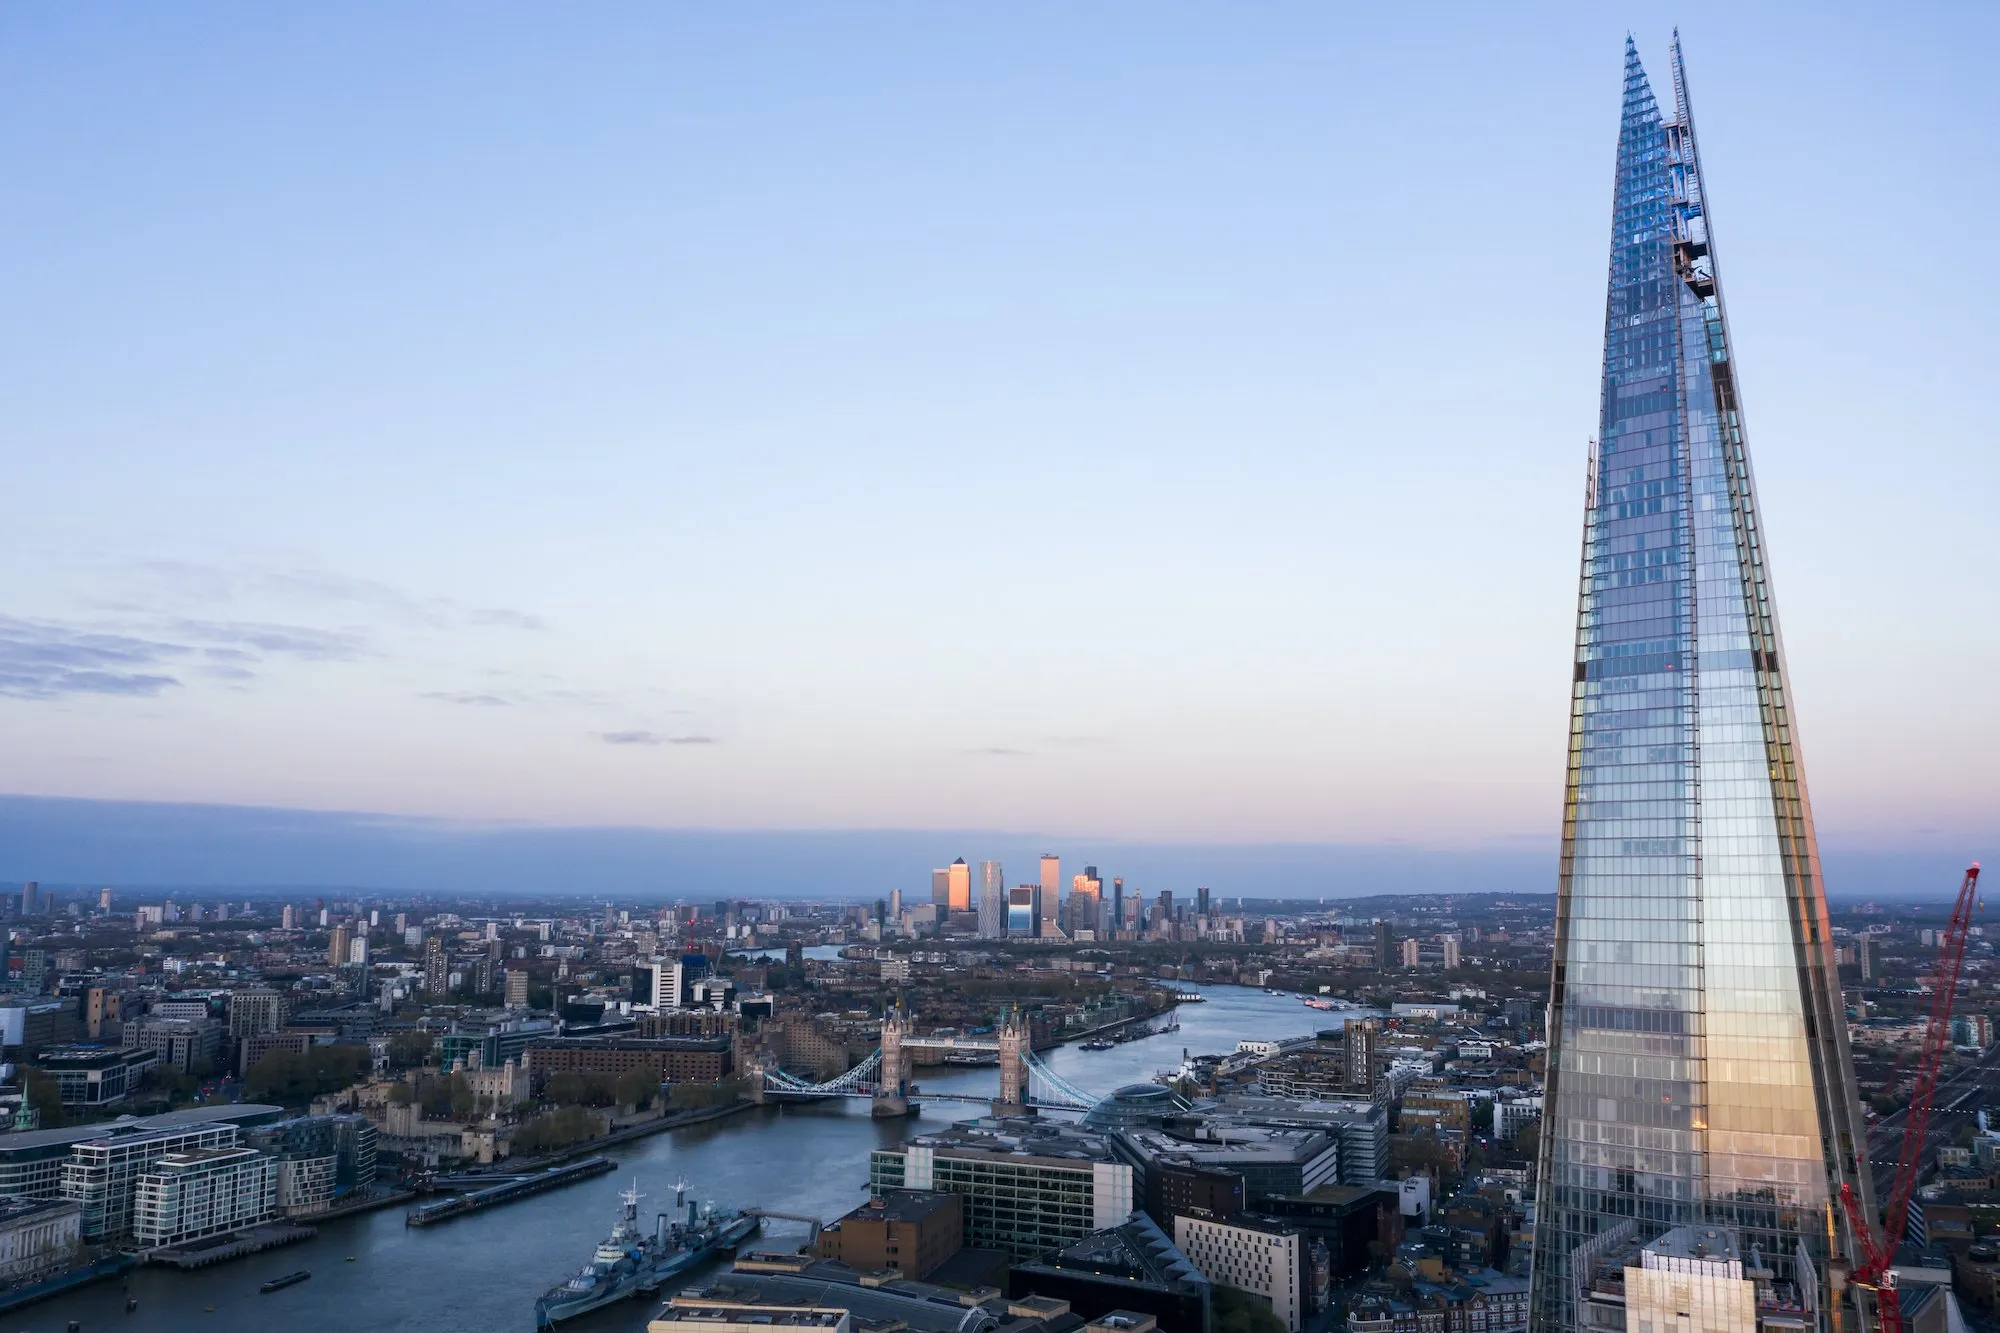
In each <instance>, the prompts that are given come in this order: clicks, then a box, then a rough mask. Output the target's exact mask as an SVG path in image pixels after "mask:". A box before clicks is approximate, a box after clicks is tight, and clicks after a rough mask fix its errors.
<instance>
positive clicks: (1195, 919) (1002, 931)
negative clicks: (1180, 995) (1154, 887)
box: [879, 852, 1243, 942]
mask: <svg viewBox="0 0 2000 1333" xmlns="http://www.w3.org/2000/svg"><path fill="white" fill-rule="evenodd" d="M976 871H977V873H976V874H975V867H974V866H973V865H972V864H970V863H968V862H967V861H966V859H965V858H964V857H958V858H956V859H954V860H953V861H952V863H951V864H950V865H948V866H941V867H939V868H938V869H936V870H933V871H931V892H930V896H929V900H928V901H925V902H920V903H919V904H918V905H917V906H914V907H912V906H908V905H907V902H908V900H907V899H906V898H905V896H904V894H903V891H902V890H901V889H894V890H891V891H890V895H889V897H888V899H887V900H886V901H885V903H884V907H885V908H886V911H885V913H884V914H883V917H882V920H881V922H880V923H879V924H880V927H881V929H883V930H884V931H900V932H902V933H904V934H908V935H924V934H929V933H931V932H933V931H937V930H940V929H942V928H944V927H947V926H952V927H955V928H956V929H959V930H961V931H970V932H973V933H976V934H977V935H978V937H979V938H981V939H989V940H998V939H1045V940H1071V941H1084V942H1089V941H1093V940H1107V939H1114V938H1127V939H1131V938H1140V937H1149V938H1157V939H1180V938H1183V937H1185V938H1201V939H1211V938H1213V939H1228V938H1236V939H1240V938H1241V936H1242V929H1243V926H1242V920H1241V918H1240V917H1225V916H1223V915H1221V914H1220V912H1219V911H1218V912H1211V910H1210V903H1211V899H1210V895H1209V891H1208V889H1207V888H1206V887H1205V886H1204V887H1201V888H1197V889H1196V890H1195V901H1194V904H1193V905H1192V907H1190V906H1189V905H1188V904H1186V903H1183V904H1182V905H1181V906H1180V907H1179V908H1178V909H1176V908H1175V906H1174V896H1173V894H1172V892H1163V893H1161V894H1160V895H1159V896H1158V898H1157V899H1156V900H1155V901H1153V902H1152V903H1150V904H1148V903H1143V902H1142V901H1141V900H1140V899H1139V897H1138V895H1136V894H1128V893H1127V892H1126V890H1125V881H1124V880H1123V879H1121V878H1118V877H1116V876H1113V877H1112V878H1111V880H1110V881H1109V882H1108V883H1107V882H1106V881H1105V879H1104V877H1103V876H1102V875H1100V874H1099V873H1098V869H1097V867H1096V866H1085V867H1084V868H1083V869H1082V870H1081V871H1080V872H1078V873H1077V874H1075V875H1072V876H1071V877H1070V879H1069V882H1068V884H1067V885H1065V884H1064V882H1063V875H1062V858H1061V857H1060V856H1057V855H1056V854H1055V853H1053V852H1050V853H1046V854H1044V855H1043V856H1042V858H1041V862H1040V865H1039V867H1038V878H1037V879H1036V881H1035V882H1033V883H1030V884H1017V885H1014V886H1012V887H1011V888H1010V887H1009V886H1008V884H1007V876H1006V872H1005V871H1004V870H1003V869H1002V868H1001V865H1000V863H999V862H998V861H981V862H979V863H978V865H977V867H976Z"/></svg>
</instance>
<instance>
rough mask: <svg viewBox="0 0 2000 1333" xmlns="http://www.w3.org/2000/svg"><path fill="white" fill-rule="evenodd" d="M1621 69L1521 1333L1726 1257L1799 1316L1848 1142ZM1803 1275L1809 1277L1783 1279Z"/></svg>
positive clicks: (1829, 1000) (1662, 144)
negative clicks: (1693, 1248)
mask: <svg viewBox="0 0 2000 1333" xmlns="http://www.w3.org/2000/svg"><path fill="white" fill-rule="evenodd" d="M1673 85H1674V86H1673V106H1672V109H1671V111H1666V110H1663V109H1662V107H1661V104H1660V102H1659V100H1658V99H1656V97H1655V96H1654V93H1653V89H1652V87H1651V85H1650V83H1649V82H1648V80H1647V77H1646V72H1645V70H1644V68H1643V67H1642V66H1641V64H1640V61H1639V57H1638V52H1637V50H1636V49H1635V48H1634V47H1633V46H1632V44H1631V43H1630V42H1629V41H1628V42H1627V45H1626V53H1625V96H1624V113H1623V119H1622V121H1621V124H1620V127H1619V137H1618V159H1617V177H1616V184H1615V190H1614V203H1613V213H1612V237H1611V262H1610V277H1609V291H1608V294H1607V298H1606V304H1605V336H1604V386H1603V402H1602V416H1601V420H1600V425H1599V434H1598V439H1597V442H1596V444H1595V447H1594V448H1593V450H1592V457H1591V462H1590V478H1589V488H1588V492H1587V500H1586V506H1585V516H1584V537H1583V567H1582V576H1581V581H1580V583H1581V586H1580V590H1579V595H1578V612H1577V644H1576V660H1575V671H1574V676H1573V682H1574V683H1573V688H1572V696H1571V712H1570V742H1569V766H1568V785H1567V791H1566V794H1565V801H1564V811H1563V841H1562V863H1561V878H1560V885H1559V888H1560V898H1559V902H1558V908H1557V923H1556V953H1555V969H1554V976H1553V990H1552V995H1551V1009H1550V1024H1551V1025H1550V1030H1549V1040H1550V1052H1549V1066H1548V1088H1547V1098H1546V1103H1547V1107H1548V1111H1547V1116H1546V1119H1545V1121H1544V1129H1543V1139H1542V1160H1541V1169H1540V1175H1539V1179H1540V1186H1539V1195H1538V1205H1537V1221H1536V1234H1535V1270H1534V1284H1533V1286H1534V1290H1533V1320H1534V1326H1535V1328H1536V1329H1538V1330H1546V1331H1547V1333H1555V1331H1556V1330H1573V1329H1579V1328H1581V1327H1584V1325H1585V1323H1586V1317H1585V1307H1586V1305H1588V1304H1589V1303H1588V1302H1587V1301H1586V1300H1585V1295H1586V1293H1587V1290H1588V1286H1589V1283H1590V1281H1591V1274H1590V1273H1589V1272H1587V1271H1584V1270H1585V1268H1586V1267H1587V1264H1588V1261H1589V1258H1590V1256H1592V1255H1593V1254H1595V1253H1596V1251H1598V1250H1600V1249H1603V1248H1604V1245H1603V1244H1593V1241H1596V1240H1597V1239H1598V1238H1600V1237H1603V1238H1605V1239H1606V1241H1608V1240H1609V1239H1610V1237H1609V1235H1608V1233H1611V1232H1614V1231H1616V1232H1618V1233H1619V1234H1620V1235H1621V1236H1624V1237H1631V1238H1632V1239H1634V1240H1636V1241H1637V1242H1638V1243H1640V1244H1644V1243H1646V1242H1647V1240H1648V1239H1649V1238H1650V1237H1653V1236H1658V1235H1661V1234H1664V1233H1665V1232H1667V1231H1668V1230H1670V1229H1672V1228H1676V1227H1682V1226H1690V1225H1702V1226H1709V1227H1719V1228H1724V1229H1726V1230H1728V1231H1731V1232H1733V1233H1734V1234H1735V1235H1736V1236H1737V1238H1738V1240H1739V1242H1740V1244H1741V1246H1742V1248H1743V1251H1744V1252H1745V1253H1750V1252H1751V1251H1752V1249H1753V1247H1754V1249H1755V1252H1756V1253H1757V1254H1758V1255H1760V1256H1761V1258H1762V1260H1763V1262H1765V1263H1766V1264H1768V1265H1769V1266H1770V1268H1771V1269H1772V1270H1773V1272H1774V1274H1775V1276H1776V1278H1777V1280H1778V1282H1779V1284H1780V1285H1784V1284H1792V1290H1793V1292H1794V1293H1795V1294H1797V1295H1801V1296H1804V1297H1806V1298H1807V1303H1808V1304H1810V1306H1811V1307H1812V1308H1813V1309H1814V1310H1816V1311H1819V1312H1821V1313H1820V1314H1819V1315H1818V1318H1819V1321H1820V1323H1821V1325H1822V1327H1825V1326H1826V1316H1825V1314H1824V1312H1825V1311H1826V1310H1827V1301H1826V1299H1825V1293H1823V1292H1821V1291H1820V1290H1818V1288H1819V1285H1820V1278H1819V1276H1818V1275H1819V1274H1822V1273H1825V1272H1826V1271H1827V1267H1828V1266H1827V1265H1826V1263H1825V1262H1824V1259H1825V1257H1826V1256H1827V1254H1828V1252H1829V1250H1830V1249H1835V1248H1837V1249H1839V1250H1841V1251H1843V1252H1845V1251H1846V1250H1847V1248H1848V1247H1847V1243H1846V1241H1845V1239H1844V1225H1845V1224H1844V1222H1842V1221H1840V1220H1839V1219H1838V1218H1837V1216H1836V1214H1837V1213H1838V1211H1839V1209H1838V1205H1837V1201H1836V1200H1835V1199H1834V1195H1835V1194H1837V1192H1838V1190H1839V1188H1840V1186H1841V1184H1842V1183H1844V1182H1849V1181H1851V1182H1852V1183H1853V1184H1854V1187H1855V1189H1856V1190H1857V1191H1861V1192H1862V1193H1863V1196H1864V1202H1865V1198H1866V1190H1867V1183H1868V1182H1867V1177H1866V1173H1865V1172H1860V1171H1859V1170H1858V1169H1857V1161H1856V1155H1855V1153H1856V1149H1857V1147H1859V1146H1861V1144H1862V1142H1863V1140H1862V1137H1861V1130H1860V1124H1861V1120H1860V1114H1859V1108H1858V1104H1857V1100H1856V1097H1855V1092H1854V1076H1853V1071H1852V1065H1851V1060H1850V1057H1849V1055H1848V1051H1847V1029H1846V1021H1845V1011H1844V1008H1843V1005H1842V1002H1841V996H1840V990H1839V981H1838V978H1837V975H1836V973H1835V972H1834V967H1833V958H1832V951H1831V947H1830V945H1829V943H1828V941H1827V935H1826V907H1825V897H1824V893H1823V890H1822V886H1821V883H1820V874H1819V860H1818V855H1817V852H1816V850H1815V846H1814V841H1813V833H1812V817H1811V811H1810V808H1809V806H1808V804H1807V801H1806V789H1805V779H1804V776H1803V773H1802V772H1801V769H1800V761H1799V749H1798V742H1797V737H1796V735H1795V732H1794V726H1793V719H1792V714H1791V704H1790V698H1789V693H1790V692H1789V688H1788V686H1787V684H1786V679H1785V658H1784V652H1783V648H1782V645H1781V643H1780V641H1779V638H1778V629H1777V621H1776V617H1775V612H1774V611H1773V608H1772V601H1771V591H1770V582H1769V575H1768V570H1767V566H1766V559H1767V557H1766V552H1765V539H1764V532H1763V526H1762V523H1761V521H1760V519H1759V517H1758V513H1757V504H1756V498H1755V494H1754V491H1753V489H1752V485H1751V475H1750V466H1749V459H1748V456H1747V455H1746V453H1745V452H1744V433H1743V418H1742V409H1741V403H1740V399H1739V397H1738V392H1737V378H1736V367H1735V363H1734V360H1733V357H1732V351H1731V347H1730V341H1729V336H1728V329H1727V324H1726V322H1725V319H1724V316H1723V305H1722V292H1721V288H1720V285H1719V283H1718V282H1717V276H1716V266H1715V252H1714V241H1713V237H1712V234H1711V231H1710V226H1709V210H1708V207H1707V199H1706V195H1705V192H1704V190H1703V187H1702V177H1701V164H1700V157H1699V155H1698V153H1697V151H1696V145H1695V134H1694V124H1693V119H1692V115H1691V113H1690V111H1689V108H1688V99H1687V91H1686V79H1685V75H1684V72H1683V69H1682V65H1681V58H1680V48H1679V42H1678V39H1676V41H1675V45H1674V50H1673ZM1802 1258H1803V1260H1804V1261H1803V1262H1802V1261H1801V1260H1802Z"/></svg>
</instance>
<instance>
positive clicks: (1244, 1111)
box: [1212, 1092, 1389, 1186]
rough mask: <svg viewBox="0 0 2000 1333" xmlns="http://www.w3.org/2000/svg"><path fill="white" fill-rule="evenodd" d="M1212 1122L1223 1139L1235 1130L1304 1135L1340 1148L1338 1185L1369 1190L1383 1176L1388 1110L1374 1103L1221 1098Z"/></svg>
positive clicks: (1242, 1095) (1371, 1099) (1353, 1099)
mask: <svg viewBox="0 0 2000 1333" xmlns="http://www.w3.org/2000/svg"><path fill="white" fill-rule="evenodd" d="M1212 1118H1213V1119H1214V1120H1215V1121H1216V1122H1217V1123H1218V1124H1219V1125H1220V1126H1222V1130H1221V1132H1222V1133H1223V1134H1224V1135H1225V1136H1227V1135H1229V1134H1233V1133H1235V1132H1236V1131H1235V1130H1234V1129H1233V1128H1232V1126H1235V1125H1257V1126H1264V1127H1269V1128H1276V1129H1310V1130H1317V1131H1319V1132H1320V1133H1323V1134H1327V1135H1330V1136H1331V1137H1332V1138H1333V1139H1334V1140H1335V1141H1336V1142H1337V1143H1339V1145H1340V1183H1341V1184H1343V1185H1361V1186H1367V1185H1373V1184H1375V1183H1376V1182H1377V1181H1379V1180H1381V1179H1382V1178H1383V1177H1385V1176H1387V1175H1388V1174H1389V1107H1388V1104H1387V1102H1386V1101H1383V1100H1380V1099H1377V1098H1374V1097H1340V1098H1324V1099H1307V1100H1294V1099H1292V1098H1287V1097H1260V1096H1255V1095H1251V1094H1247V1093H1234V1092H1232V1093H1225V1094H1224V1095H1222V1096H1220V1097H1218V1098H1216V1099H1215V1110H1214V1112H1213V1115H1212Z"/></svg>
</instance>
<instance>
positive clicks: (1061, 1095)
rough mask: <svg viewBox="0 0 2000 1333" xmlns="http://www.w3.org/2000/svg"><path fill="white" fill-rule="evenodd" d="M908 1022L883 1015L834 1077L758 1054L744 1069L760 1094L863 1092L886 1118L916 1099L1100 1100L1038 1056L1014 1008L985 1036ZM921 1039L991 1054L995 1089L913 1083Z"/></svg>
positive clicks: (805, 1096)
mask: <svg viewBox="0 0 2000 1333" xmlns="http://www.w3.org/2000/svg"><path fill="white" fill-rule="evenodd" d="M906 1022H907V1020H906V1019H905V1018H904V1017H903V1016H902V1015H901V1014H900V1013H897V1014H891V1015H890V1016H889V1017H887V1018H885V1019H883V1020H882V1044H881V1045H880V1046H878V1047H876V1048H875V1050H874V1051H872V1052H870V1053H869V1056H868V1058H867V1059H865V1060H863V1061H862V1062H861V1063H860V1064H858V1065H856V1066H854V1068H852V1069H850V1070H848V1071H847V1072H846V1073H844V1074H842V1075H840V1076H839V1077H838V1078H830V1079H826V1080H824V1081H822V1082H819V1083H809V1082H807V1081H806V1080H804V1079H802V1078H798V1077H796V1076H794V1075H791V1074H787V1073H785V1072H784V1071H783V1070H782V1069H779V1068H778V1067H777V1066H776V1065H774V1064H771V1063H768V1062H767V1061H763V1060H759V1061H758V1062H756V1063H753V1064H752V1065H751V1066H750V1067H749V1068H748V1069H746V1070H745V1071H744V1072H745V1073H746V1074H748V1075H749V1076H750V1080H751V1094H752V1096H753V1097H754V1098H755V1099H756V1100H758V1101H813V1100H819V1099H823V1098H827V1097H855V1098H859V1097H866V1098H868V1100H869V1102H870V1103H871V1104H872V1107H873V1111H874V1114H875V1115H876V1116H878V1117H882V1118H885V1119H886V1118H890V1117H896V1116H905V1115H908V1114H910V1110H911V1105H912V1104H913V1103H921V1102H930V1101H950V1102H973V1103H979V1104H986V1105H990V1106H991V1107H992V1108H993V1112H994V1114H995V1115H1009V1114H1012V1115H1023V1114H1026V1113H1028V1112H1029V1111H1034V1110H1050V1111H1088V1110H1089V1109H1090V1108H1091V1107H1093V1106H1095V1105H1096V1104H1097V1103H1098V1102H1099V1101H1100V1100H1101V1098H1099V1097H1098V1096H1097V1095H1095V1094H1093V1093H1089V1092H1086V1091H1084V1090H1083V1089H1081V1088H1079V1087H1077V1086H1076V1085H1075V1084H1073V1083H1071V1082H1069V1080H1067V1079H1065V1078H1063V1077H1062V1075H1060V1074H1058V1073H1056V1072H1055V1071H1054V1070H1052V1069H1050V1068H1049V1067H1048V1066H1047V1065H1045V1064H1043V1063H1042V1061H1041V1059H1040V1057H1038V1056H1037V1055H1036V1054H1035V1052H1034V1048H1033V1046H1032V1045H1031V1044H1030V1041H1029V1036H1028V1024H1027V1021H1026V1020H1025V1019H1023V1018H1021V1017H1020V1016H1019V1015H1015V1014H1010V1015H1008V1017H1006V1018H1005V1019H1003V1020H1002V1022H1001V1024H1000V1027H999V1029H998V1031H997V1032H996V1033H995V1034H994V1036H993V1037H991V1038H985V1039H981V1038H976V1037H962V1036H952V1037H916V1036H913V1035H911V1034H910V1033H908V1032H907V1031H906V1030H905V1024H906ZM919 1044H921V1045H923V1046H925V1047H929V1048H931V1049H933V1050H935V1049H937V1048H939V1047H944V1046H948V1047H950V1049H951V1050H953V1051H966V1052H994V1053H996V1054H997V1055H998V1056H999V1065H1000V1095H999V1096H998V1097H982V1096H980V1095H979V1094H977V1093H970V1092H925V1091H922V1090H920V1089H918V1088H917V1087H916V1086H915V1085H914V1084H913V1083H912V1082H911V1080H910V1070H911V1068H912V1065H911V1060H910V1056H911V1049H910V1048H911V1047H913V1046H916V1045H919Z"/></svg>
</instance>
